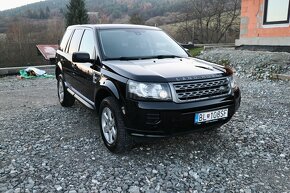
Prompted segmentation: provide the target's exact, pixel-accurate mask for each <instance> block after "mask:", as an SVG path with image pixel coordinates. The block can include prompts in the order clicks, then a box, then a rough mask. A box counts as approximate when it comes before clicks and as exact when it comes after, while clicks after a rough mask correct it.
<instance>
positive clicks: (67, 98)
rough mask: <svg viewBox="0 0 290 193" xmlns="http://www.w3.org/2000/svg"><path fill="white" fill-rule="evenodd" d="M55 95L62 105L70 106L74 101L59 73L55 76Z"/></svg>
mask: <svg viewBox="0 0 290 193" xmlns="http://www.w3.org/2000/svg"><path fill="white" fill-rule="evenodd" d="M57 96H58V100H59V103H60V104H61V106H63V107H71V106H73V105H74V103H75V98H74V96H72V95H71V94H70V93H69V92H68V91H67V88H66V86H65V84H64V81H63V77H62V75H61V74H60V75H58V77H57Z"/></svg>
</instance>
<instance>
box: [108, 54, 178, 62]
mask: <svg viewBox="0 0 290 193" xmlns="http://www.w3.org/2000/svg"><path fill="white" fill-rule="evenodd" d="M154 58H157V59H165V58H182V57H181V56H176V55H157V56H134V57H126V56H122V57H119V58H107V59H106V60H122V61H127V60H146V59H154Z"/></svg>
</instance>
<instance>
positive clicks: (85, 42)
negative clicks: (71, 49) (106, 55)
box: [79, 30, 95, 59]
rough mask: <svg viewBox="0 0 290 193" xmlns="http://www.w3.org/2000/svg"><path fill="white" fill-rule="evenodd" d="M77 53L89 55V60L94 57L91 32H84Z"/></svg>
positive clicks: (93, 43) (92, 34) (93, 42)
mask: <svg viewBox="0 0 290 193" xmlns="http://www.w3.org/2000/svg"><path fill="white" fill-rule="evenodd" d="M79 51H80V52H87V53H89V54H90V57H91V59H93V58H94V57H95V54H94V52H95V41H94V33H93V31H92V30H85V33H84V35H83V38H82V41H81V45H80V49H79Z"/></svg>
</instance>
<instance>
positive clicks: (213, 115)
mask: <svg viewBox="0 0 290 193" xmlns="http://www.w3.org/2000/svg"><path fill="white" fill-rule="evenodd" d="M227 117H228V109H220V110H216V111H210V112H204V113H196V114H195V118H194V123H203V122H209V121H214V120H218V119H223V118H227Z"/></svg>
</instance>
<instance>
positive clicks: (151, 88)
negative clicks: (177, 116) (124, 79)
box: [127, 80, 172, 101]
mask: <svg viewBox="0 0 290 193" xmlns="http://www.w3.org/2000/svg"><path fill="white" fill-rule="evenodd" d="M127 91H128V94H129V97H130V98H133V99H153V100H164V101H169V100H171V99H172V97H171V92H170V88H169V85H168V84H165V83H142V82H135V81H133V80H129V81H128V83H127Z"/></svg>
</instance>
